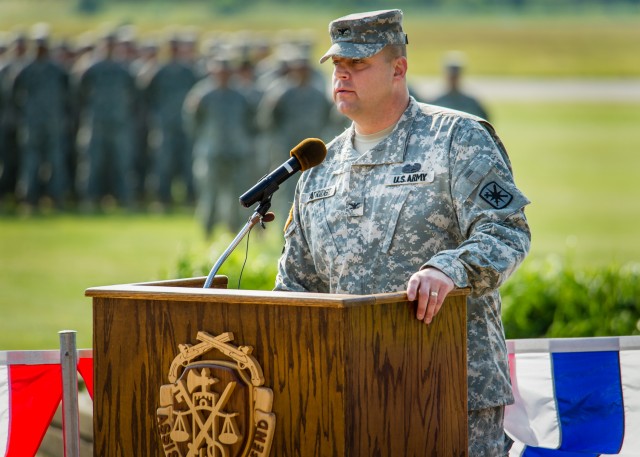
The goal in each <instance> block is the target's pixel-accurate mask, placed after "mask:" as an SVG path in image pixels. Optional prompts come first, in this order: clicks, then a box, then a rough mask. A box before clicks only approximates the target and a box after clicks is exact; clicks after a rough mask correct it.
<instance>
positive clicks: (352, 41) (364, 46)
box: [320, 9, 409, 63]
mask: <svg viewBox="0 0 640 457" xmlns="http://www.w3.org/2000/svg"><path fill="white" fill-rule="evenodd" d="M329 35H330V36H331V43H332V46H331V47H330V48H329V50H328V51H327V52H326V53H325V55H324V56H322V58H321V59H320V63H323V62H324V61H326V60H327V59H328V58H329V57H332V56H339V57H347V58H352V59H361V58H364V57H371V56H373V55H375V54H377V53H378V52H380V51H382V48H384V47H385V46H387V45H390V44H408V43H409V40H408V38H407V34H406V33H404V31H403V30H402V11H401V10H397V9H395V10H381V11H370V12H367V13H356V14H350V15H348V16H344V17H341V18H338V19H336V20H334V21H331V23H330V24H329Z"/></svg>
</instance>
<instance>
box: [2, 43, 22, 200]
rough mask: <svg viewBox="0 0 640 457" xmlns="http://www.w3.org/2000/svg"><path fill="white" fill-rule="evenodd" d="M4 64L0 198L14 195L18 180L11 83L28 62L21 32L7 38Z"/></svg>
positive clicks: (14, 112) (16, 141) (14, 110)
mask: <svg viewBox="0 0 640 457" xmlns="http://www.w3.org/2000/svg"><path fill="white" fill-rule="evenodd" d="M6 54H8V57H7V61H8V62H7V63H6V64H5V65H4V67H3V68H2V69H1V70H0V93H1V94H2V95H0V98H1V99H2V100H3V102H2V104H3V109H2V111H1V114H2V118H0V136H2V140H1V141H0V144H1V145H2V149H0V164H2V175H0V198H1V197H5V196H11V198H13V197H14V195H15V190H16V184H17V181H18V159H19V157H20V146H19V143H18V125H17V112H16V106H15V104H14V101H15V100H13V99H12V92H13V83H14V82H15V79H16V76H18V73H20V71H22V69H23V68H24V67H25V65H26V64H27V62H28V56H27V37H26V35H25V34H24V33H23V32H21V31H20V32H17V33H16V34H14V35H13V37H11V38H10V41H9V51H8V52H7V53H6Z"/></svg>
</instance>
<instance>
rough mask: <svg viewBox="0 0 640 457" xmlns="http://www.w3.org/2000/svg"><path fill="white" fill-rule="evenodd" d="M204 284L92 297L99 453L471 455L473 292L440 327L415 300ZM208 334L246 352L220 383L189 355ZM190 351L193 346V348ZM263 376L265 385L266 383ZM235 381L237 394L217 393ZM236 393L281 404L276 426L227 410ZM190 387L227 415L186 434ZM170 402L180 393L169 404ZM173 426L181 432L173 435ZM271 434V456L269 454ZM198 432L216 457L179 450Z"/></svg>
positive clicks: (132, 287)
mask: <svg viewBox="0 0 640 457" xmlns="http://www.w3.org/2000/svg"><path fill="white" fill-rule="evenodd" d="M204 279H205V278H193V279H185V280H176V281H162V282H155V283H143V284H127V285H116V286H106V287H96V288H91V289H88V290H87V291H86V295H87V296H90V297H93V355H94V455H95V456H101V457H115V456H123V457H130V456H145V457H148V456H163V455H165V454H166V455H175V456H187V455H194V456H196V455H197V456H198V457H201V456H210V457H212V456H225V455H226V456H229V457H234V456H243V457H244V456H252V457H253V456H266V455H270V456H273V457H276V456H277V457H283V456H300V457H317V456H350V457H351V456H358V457H369V456H389V457H401V456H420V457H423V456H443V457H452V456H466V455H467V382H466V375H467V366H466V293H467V292H466V291H465V290H456V291H454V292H452V293H451V294H450V295H449V296H448V297H447V299H446V301H445V304H444V305H443V307H442V309H441V311H440V313H439V314H438V315H437V316H436V318H435V319H434V321H433V323H432V324H431V325H429V326H427V325H424V324H422V323H420V322H418V321H417V320H416V319H415V305H414V304H413V303H409V302H407V301H406V294H404V293H393V294H378V295H366V296H365V295H329V294H311V293H310V294H304V293H287V292H272V291H242V290H227V289H226V277H224V276H221V277H216V279H215V281H214V287H215V288H213V289H202V285H203V284H204ZM203 332H204V333H203ZM203 335H205V336H206V335H209V336H208V337H207V338H214V339H215V340H216V341H226V342H225V343H216V341H212V340H209V341H211V342H212V343H215V345H217V346H216V347H218V346H220V347H222V348H223V349H225V348H232V349H233V351H231V352H227V355H228V354H231V356H232V357H231V358H229V357H227V356H225V355H222V353H220V352H218V353H217V354H216V355H217V356H218V358H217V361H218V362H216V363H217V365H215V366H216V367H218V368H220V370H221V371H220V373H221V374H218V375H216V377H215V379H214V380H213V381H211V380H209V381H206V380H205V381H203V379H205V378H204V376H205V375H207V374H209V373H210V372H212V371H211V370H213V369H209V368H206V367H205V365H206V363H205V364H203V361H202V360H200V361H199V362H198V361H197V360H196V359H195V358H194V359H193V360H192V359H190V358H189V357H187V355H189V354H192V353H191V352H190V351H196V349H197V348H201V347H204V346H203V345H206V342H204V341H205V340H202V339H197V337H198V338H200V337H201V336H203ZM185 344H189V345H192V346H190V347H189V346H182V347H181V348H180V347H179V346H180V345H185ZM207 347H210V346H207ZM247 347H248V348H249V349H247ZM251 349H252V351H251ZM242 351H244V352H242ZM243 354H244V355H246V356H247V357H249V358H245V359H242V356H243ZM177 356H180V357H182V356H184V357H183V358H182V359H180V357H178V358H177ZM238 357H239V358H238ZM202 359H205V360H204V361H205V362H207V361H208V359H206V356H203V357H202ZM209 359H210V357H209ZM249 359H250V360H249ZM176 360H178V361H182V362H184V363H182V365H180V366H179V368H180V369H183V370H184V371H183V377H182V378H181V379H182V380H181V381H179V382H178V381H176V384H174V385H171V382H173V381H175V379H173V380H172V379H171V378H170V377H169V374H170V369H171V370H172V371H175V368H176V366H177V364H176ZM242 360H244V361H245V362H251V363H253V362H257V363H258V364H259V367H258V368H257V369H261V373H259V372H258V371H256V370H257V369H256V370H254V371H255V373H254V371H251V373H249V371H247V370H244V371H242V370H240V368H238V367H241V368H242V367H243V363H244V362H242V363H241V361H242ZM225 361H226V362H225ZM189 363H191V364H192V366H190V365H189ZM214 368H215V367H214ZM244 368H247V364H246V363H245V364H244ZM249 368H250V367H249ZM187 370H190V371H189V373H188V375H187ZM225 370H226V371H225ZM234 370H235V371H234ZM238 373H240V374H238ZM242 373H246V374H247V376H245V375H244V374H242ZM174 374H175V373H174ZM254 374H255V378H256V379H257V378H258V377H259V376H258V375H262V382H261V384H260V381H259V380H255V382H254V376H253V375H254ZM174 378H175V376H174ZM187 378H188V380H187ZM240 378H242V379H240ZM249 378H251V379H250V380H249ZM242 380H244V382H243V381H242ZM225 382H227V389H225V390H224V392H222V387H220V389H219V390H218V391H217V393H215V392H214V393H207V392H209V391H210V390H211V389H213V388H214V387H212V386H211V385H212V384H215V386H219V385H220V386H222V385H223V384H224V383H225ZM179 383H182V384H180V386H181V387H180V388H178V387H176V386H177V385H178V384H179ZM251 383H253V385H250V384H251ZM231 384H233V386H236V387H237V388H236V390H235V391H234V392H240V391H241V390H242V389H244V391H246V392H247V395H249V396H250V397H251V398H253V400H252V401H253V402H254V403H252V404H253V405H254V407H255V411H258V410H260V409H268V408H269V407H270V408H271V410H270V417H271V418H274V417H275V426H273V422H271V423H270V424H271V425H269V426H268V427H267V425H266V424H267V422H266V421H265V422H261V420H262V419H260V420H258V419H256V420H255V421H254V422H251V421H250V420H245V421H244V423H243V415H245V416H246V415H251V412H252V409H251V408H252V406H251V404H250V405H249V406H248V407H247V406H246V405H243V404H242V401H241V400H234V401H233V402H229V403H226V406H225V407H224V409H223V408H222V407H221V406H220V405H221V404H222V400H221V399H222V398H224V399H228V398H231V394H230V393H229V390H232V389H229V386H230V385H231ZM246 384H249V386H246ZM243 386H244V387H243ZM258 386H259V387H258ZM187 387H188V388H189V389H190V390H189V392H193V395H194V398H196V400H194V404H193V405H192V409H193V411H195V410H196V409H197V408H198V405H200V404H202V405H204V403H205V400H206V399H205V398H204V397H205V396H206V395H209V397H208V398H209V400H210V404H211V402H213V403H212V404H214V406H215V404H216V402H217V404H218V408H217V409H215V408H214V409H215V411H217V412H216V414H218V416H216V418H214V419H210V420H205V413H204V412H202V411H201V412H198V413H196V412H192V413H191V415H190V416H188V417H189V418H190V421H191V422H190V424H187V425H186V429H184V428H180V429H179V427H178V425H181V426H183V425H184V424H182V423H179V422H180V421H181V420H182V419H184V417H182V416H184V415H185V414H186V413H185V412H184V411H182V412H181V411H179V410H178V409H175V408H173V409H172V407H171V406H169V407H168V409H166V408H164V409H163V408H161V407H162V406H167V405H169V403H168V401H184V400H185V398H184V396H185V395H186V393H185V392H186V391H187ZM180 389H182V390H181V391H180ZM269 389H270V390H269ZM179 391H180V392H182V394H181V393H180V392H179ZM271 391H272V394H273V395H272V396H271V397H270V396H269V395H268V394H269V392H271ZM169 392H178V393H177V396H175V397H174V398H173V400H167V398H168V397H167V395H168V393H169ZM221 392H222V393H221ZM265 392H266V394H265ZM205 394H206V395H205ZM181 395H182V396H181ZM234 395H235V394H234ZM176 399H177V400H176ZM188 401H191V400H188ZM225 401H226V400H225ZM255 405H259V406H255ZM165 409H166V411H169V412H168V413H166V414H165V413H163V414H165V416H162V417H163V418H160V416H159V411H160V410H162V411H165ZM209 411H211V408H209ZM230 412H233V414H231V413H230ZM259 413H260V414H263V411H259ZM170 416H171V417H173V419H172V420H173V422H172V424H173V425H171V427H170V426H169V425H167V424H169V423H168V422H167V423H165V424H164V427H165V428H164V429H162V428H161V427H162V424H163V421H164V420H169V418H170ZM222 419H224V421H223V420H222ZM254 419H255V418H254ZM182 422H189V421H183V420H182ZM216 424H217V425H216ZM256 424H257V425H256ZM194 427H195V428H194ZM261 427H263V428H264V430H263V429H261ZM267 428H268V429H269V430H268V433H270V434H271V438H270V439H271V444H270V452H269V449H268V446H262V445H263V444H264V441H265V434H266V433H267ZM178 429H179V430H178ZM205 429H207V430H210V431H211V430H213V432H211V433H213V434H211V433H209V435H208V436H205V434H204V431H203V430H205ZM189 431H191V432H192V435H193V436H196V435H197V436H198V439H199V440H200V441H201V442H203V443H205V444H204V445H203V446H204V448H203V449H200V450H196V449H195V445H188V444H186V445H185V444H181V446H182V448H181V449H182V450H181V451H180V449H178V448H177V447H176V446H177V445H176V444H172V442H171V439H173V438H176V439H178V441H179V440H183V441H184V440H186V439H187V438H186V437H187V434H188V433H187V432H189ZM196 432H197V433H196ZM223 432H224V433H227V434H224V433H223ZM232 432H235V434H234V433H232ZM212 437H213V438H212ZM234 437H235V438H234ZM238 437H239V438H241V439H240V440H238V439H237V438H238ZM260 438H261V439H260ZM234 439H235V440H236V441H234ZM242 440H244V441H242ZM220 442H224V443H227V444H225V445H224V446H223V444H221V443H220ZM233 443H235V444H233ZM189 446H193V447H189Z"/></svg>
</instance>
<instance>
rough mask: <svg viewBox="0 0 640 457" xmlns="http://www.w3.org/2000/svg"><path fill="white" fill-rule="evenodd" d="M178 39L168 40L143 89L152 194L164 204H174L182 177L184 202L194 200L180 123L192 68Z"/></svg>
mask: <svg viewBox="0 0 640 457" xmlns="http://www.w3.org/2000/svg"><path fill="white" fill-rule="evenodd" d="M181 44H182V43H181V40H180V39H179V38H178V37H177V36H173V37H171V38H170V39H169V42H168V47H169V60H168V61H167V62H166V63H165V64H163V65H161V66H160V68H159V69H158V71H157V72H155V74H154V75H153V76H152V77H151V78H150V80H149V83H148V84H147V86H146V87H145V88H144V95H145V101H146V104H147V106H148V109H149V114H150V116H149V120H150V135H149V141H150V144H151V148H152V157H153V160H152V176H151V179H150V181H151V182H150V185H151V188H152V192H151V194H152V195H153V196H154V197H156V198H157V199H158V202H159V203H160V205H162V206H163V207H166V206H168V205H171V203H173V200H174V199H173V195H172V183H173V181H174V178H175V177H176V176H179V177H180V178H182V182H183V184H184V186H185V190H186V201H187V202H189V203H191V202H193V200H194V195H195V193H194V188H193V175H192V167H193V160H192V155H191V147H192V146H191V142H190V139H189V137H188V136H187V133H186V131H185V128H184V125H183V122H182V107H183V105H184V101H185V98H186V96H187V93H189V91H190V90H191V88H192V87H193V86H194V84H195V83H196V75H195V73H194V71H193V68H192V67H190V66H189V65H187V64H186V63H185V62H184V61H183V60H181V58H180V57H181V54H180V51H181V48H180V46H181Z"/></svg>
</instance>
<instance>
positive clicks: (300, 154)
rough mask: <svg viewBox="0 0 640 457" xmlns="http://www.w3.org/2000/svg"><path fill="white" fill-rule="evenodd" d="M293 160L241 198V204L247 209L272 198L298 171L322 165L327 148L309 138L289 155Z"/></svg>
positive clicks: (322, 143)
mask: <svg viewBox="0 0 640 457" xmlns="http://www.w3.org/2000/svg"><path fill="white" fill-rule="evenodd" d="M289 155H290V156H291V158H290V159H289V160H287V161H286V162H285V163H283V164H282V165H280V166H279V167H278V168H276V169H275V170H273V171H272V172H271V173H269V174H268V175H267V176H265V177H264V178H262V179H261V180H260V181H258V183H257V184H256V185H254V186H253V187H252V188H251V189H249V190H248V191H246V192H245V193H244V194H242V195H241V196H240V204H241V205H242V206H244V207H245V208H248V207H250V206H251V205H253V204H254V203H257V202H261V201H263V200H265V199H266V198H268V197H270V196H271V194H273V193H274V192H275V191H276V190H278V189H279V187H280V184H282V183H283V182H284V181H286V180H287V179H289V178H290V177H291V176H292V175H294V174H296V173H297V172H298V171H305V170H308V169H309V168H313V167H315V166H316V165H319V164H321V163H322V161H323V160H324V158H325V157H326V156H327V147H326V146H325V145H324V142H323V141H322V140H319V139H318V138H307V139H306V140H303V141H302V142H301V143H300V144H298V145H297V146H296V147H295V148H293V149H292V150H291V152H290V154H289Z"/></svg>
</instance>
